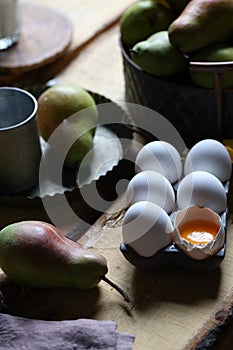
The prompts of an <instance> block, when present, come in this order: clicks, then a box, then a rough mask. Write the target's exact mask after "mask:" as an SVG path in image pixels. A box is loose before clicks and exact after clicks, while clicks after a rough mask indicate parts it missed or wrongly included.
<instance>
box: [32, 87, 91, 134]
mask: <svg viewBox="0 0 233 350" xmlns="http://www.w3.org/2000/svg"><path fill="white" fill-rule="evenodd" d="M85 109H88V113H85V114H80V118H85V120H86V123H88V121H90V124H91V125H93V124H95V125H96V123H97V120H98V111H97V107H96V104H95V101H94V99H93V97H92V96H91V94H89V92H88V91H86V90H85V89H83V88H82V87H80V86H71V85H59V84H57V85H54V86H52V87H50V88H48V89H47V90H45V91H44V92H43V93H42V94H41V95H40V97H39V98H38V113H37V116H38V127H39V130H40V134H41V136H42V137H43V138H44V139H45V140H46V141H47V140H48V139H49V137H50V136H51V134H52V133H53V132H54V130H55V129H56V128H57V127H58V126H59V125H60V124H61V123H62V121H63V120H64V119H66V118H69V117H70V116H72V115H73V114H74V113H77V112H79V111H82V110H85Z"/></svg>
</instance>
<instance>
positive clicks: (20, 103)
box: [0, 87, 41, 194]
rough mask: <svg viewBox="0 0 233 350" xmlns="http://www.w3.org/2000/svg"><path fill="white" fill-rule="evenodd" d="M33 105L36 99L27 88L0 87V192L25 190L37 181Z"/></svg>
mask: <svg viewBox="0 0 233 350" xmlns="http://www.w3.org/2000/svg"><path fill="white" fill-rule="evenodd" d="M37 108H38V104H37V100H36V99H35V97H34V96H33V95H31V94H30V93H28V92H27V91H25V90H22V89H19V88H15V87H0V193H5V194H6V193H7V194H12V193H17V192H21V191H26V190H28V189H30V188H32V187H33V186H35V185H36V184H37V183H38V180H39V166H40V159H41V147H40V139H39V133H38V126H37Z"/></svg>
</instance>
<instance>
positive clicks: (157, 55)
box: [130, 31, 188, 77]
mask: <svg viewBox="0 0 233 350" xmlns="http://www.w3.org/2000/svg"><path fill="white" fill-rule="evenodd" d="M130 54H131V58H132V60H133V61H134V62H135V63H136V64H137V65H138V66H139V67H141V68H142V69H143V70H144V71H145V72H147V73H151V74H154V75H156V76H160V77H173V76H174V77H175V76H178V75H180V74H181V73H184V72H185V71H186V70H187V67H188V62H187V60H186V58H185V57H184V56H183V54H182V53H181V52H180V51H179V50H177V49H176V48H174V47H173V46H172V45H171V43H170V41H169V38H168V32H167V31H161V32H158V33H155V34H153V35H152V36H150V37H149V38H148V39H147V40H145V41H141V42H139V43H137V44H136V45H135V46H134V47H133V49H132V50H131V51H130Z"/></svg>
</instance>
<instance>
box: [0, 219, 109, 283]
mask: <svg viewBox="0 0 233 350" xmlns="http://www.w3.org/2000/svg"><path fill="white" fill-rule="evenodd" d="M0 267H1V268H2V270H3V271H4V272H5V274H6V275H7V276H8V277H9V278H10V279H11V280H13V281H15V282H18V283H20V284H22V285H25V286H31V287H39V288H50V287H71V288H72V287H73V288H82V289H89V288H94V287H96V286H97V284H98V283H99V282H100V280H101V278H102V277H104V276H105V274H106V273H107V270H108V268H107V262H106V259H105V258H104V257H103V256H102V255H100V254H99V253H98V252H93V251H89V250H87V249H84V248H83V247H82V246H81V245H80V244H78V243H76V242H73V241H71V240H69V239H68V238H66V237H65V236H64V235H63V234H62V233H61V231H59V230H58V229H57V228H56V227H55V226H53V225H51V224H48V223H46V222H42V221H21V222H17V223H13V224H10V225H8V226H6V227H5V228H3V229H2V230H1V231H0Z"/></svg>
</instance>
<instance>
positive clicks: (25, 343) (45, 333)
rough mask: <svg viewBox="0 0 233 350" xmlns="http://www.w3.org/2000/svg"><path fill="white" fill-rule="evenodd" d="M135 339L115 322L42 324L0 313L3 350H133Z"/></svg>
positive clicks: (70, 321) (41, 322) (73, 321)
mask: <svg viewBox="0 0 233 350" xmlns="http://www.w3.org/2000/svg"><path fill="white" fill-rule="evenodd" d="M133 343H134V336H132V335H130V334H127V333H117V332H116V322H114V321H97V320H91V319H77V320H67V321H43V320H36V319H29V318H24V317H18V316H11V315H7V314H0V350H8V349H9V350H14V349H15V350H21V349H22V350H60V349H61V350H132V348H133Z"/></svg>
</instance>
